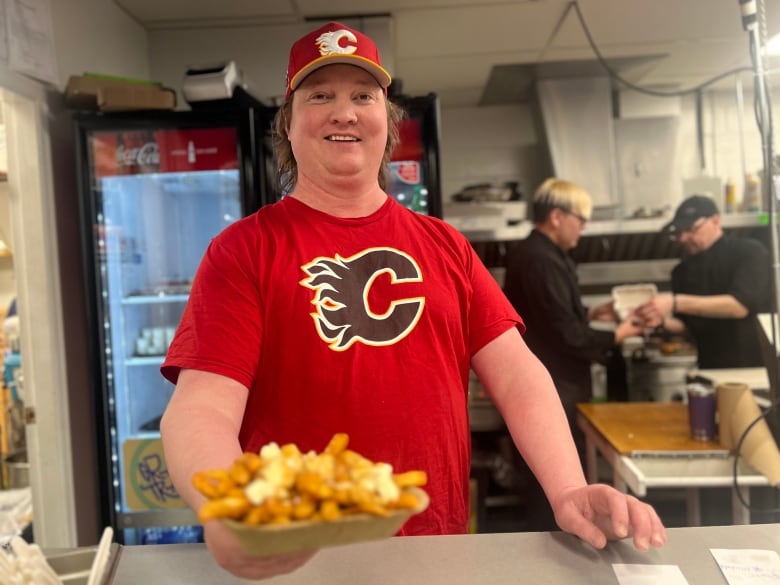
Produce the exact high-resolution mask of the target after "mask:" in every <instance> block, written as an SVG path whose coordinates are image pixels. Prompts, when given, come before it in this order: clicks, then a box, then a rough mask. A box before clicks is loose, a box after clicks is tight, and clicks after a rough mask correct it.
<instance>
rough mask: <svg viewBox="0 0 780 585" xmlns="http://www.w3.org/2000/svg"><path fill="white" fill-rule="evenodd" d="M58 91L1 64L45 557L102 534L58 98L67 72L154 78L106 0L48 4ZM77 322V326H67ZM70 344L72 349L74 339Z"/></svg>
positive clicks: (71, 185) (63, 116) (126, 24)
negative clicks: (80, 332) (50, 552)
mask: <svg viewBox="0 0 780 585" xmlns="http://www.w3.org/2000/svg"><path fill="white" fill-rule="evenodd" d="M50 6H51V12H52V26H53V37H54V38H53V41H54V46H55V58H56V62H57V70H58V77H59V83H56V84H53V86H52V85H48V84H44V83H41V82H38V81H37V80H34V79H32V78H30V77H27V76H24V75H21V74H19V73H17V72H15V71H12V70H11V69H9V67H8V64H7V63H6V62H0V98H1V99H2V102H3V109H4V114H5V116H4V117H5V119H4V122H5V125H6V128H8V129H9V136H8V154H9V169H8V170H9V182H8V187H9V193H8V196H9V201H10V218H11V220H10V223H11V231H13V251H14V261H15V263H16V264H15V267H14V268H15V271H14V272H15V274H14V276H15V280H16V288H17V289H18V293H19V294H18V299H19V315H20V323H21V330H22V354H23V357H22V359H23V370H24V376H25V401H26V403H27V402H29V404H30V405H31V406H32V407H34V408H35V409H36V416H37V419H36V422H35V423H34V424H29V425H28V426H27V437H28V447H29V450H30V453H31V454H32V453H34V454H35V460H34V461H31V470H30V474H31V483H32V488H33V509H34V511H35V515H36V523H35V538H36V542H38V543H39V544H40V545H41V546H43V547H46V548H62V547H73V546H76V545H90V544H95V543H96V542H97V539H98V536H99V534H100V530H101V529H102V526H100V523H99V519H98V518H97V512H98V510H97V506H96V503H97V502H98V501H99V496H98V482H97V471H96V466H97V462H96V461H97V460H96V435H95V409H94V406H93V405H92V403H91V400H92V395H91V390H92V388H91V387H90V384H89V360H88V356H87V355H86V353H87V352H88V348H87V347H86V344H85V343H83V339H82V338H81V337H80V336H79V329H83V323H84V322H85V317H84V314H85V309H84V306H83V303H84V294H83V292H84V291H83V283H82V279H81V266H80V260H79V256H78V250H79V241H78V222H77V217H78V195H77V193H76V184H75V168H74V165H75V163H74V148H73V139H72V136H71V132H72V129H71V124H70V112H69V111H67V110H65V109H64V104H63V99H62V94H61V90H62V89H63V88H64V87H65V84H66V82H67V79H68V77H69V76H70V75H71V74H74V73H76V74H78V73H82V72H84V71H93V72H99V73H105V74H112V75H120V76H127V77H148V72H149V66H148V54H147V48H146V33H145V32H144V30H143V29H142V28H141V27H140V26H139V25H138V24H137V23H136V22H134V21H133V20H132V19H130V18H129V17H128V16H127V15H126V14H125V13H124V12H123V11H122V10H120V9H119V8H118V6H117V5H116V4H114V3H113V2H110V1H108V0H52V1H51V3H50ZM70 325H74V327H70ZM66 341H67V342H66Z"/></svg>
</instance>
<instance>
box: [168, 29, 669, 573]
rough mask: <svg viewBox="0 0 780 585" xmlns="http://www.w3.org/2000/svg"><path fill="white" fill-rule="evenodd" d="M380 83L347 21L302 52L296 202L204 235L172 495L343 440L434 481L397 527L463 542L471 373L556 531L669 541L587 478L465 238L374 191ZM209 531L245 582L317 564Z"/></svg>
mask: <svg viewBox="0 0 780 585" xmlns="http://www.w3.org/2000/svg"><path fill="white" fill-rule="evenodd" d="M389 84H390V75H389V74H388V73H387V71H385V69H384V68H383V67H382V65H381V62H380V59H379V52H378V50H377V48H376V46H375V45H374V43H373V41H372V40H371V39H370V38H368V37H366V36H365V35H363V34H361V33H360V32H358V31H355V30H352V29H350V28H348V27H346V26H344V25H343V24H340V23H337V22H331V23H328V24H327V25H325V26H322V27H320V28H319V29H317V30H315V31H313V32H311V33H309V34H307V35H305V36H304V37H302V38H301V39H300V40H299V41H297V42H296V43H295V44H294V45H293V47H292V49H291V51H290V60H289V66H288V71H287V98H286V101H285V103H284V104H283V105H282V106H281V108H280V110H279V112H278V114H277V119H276V130H277V143H276V145H275V146H276V153H277V157H278V165H279V169H280V170H281V171H282V172H281V173H280V177H282V179H283V180H285V181H286V190H287V191H288V192H289V195H287V196H286V197H285V198H283V199H282V200H281V201H279V202H278V203H275V204H273V205H269V206H266V207H264V208H262V209H261V210H260V211H258V212H257V213H255V214H254V215H252V216H250V217H247V218H244V219H243V220H241V221H239V222H236V223H234V224H232V225H231V226H230V227H228V228H226V229H225V231H223V232H222V233H221V234H219V235H218V236H217V237H216V238H215V239H214V240H213V241H212V243H211V245H210V246H209V248H208V250H207V252H206V254H205V255H204V258H203V260H202V262H201V265H200V267H199V269H198V273H197V275H196V277H195V280H194V282H193V287H192V293H191V296H190V299H189V301H188V303H187V307H186V309H185V312H184V315H183V317H182V321H181V324H180V325H179V328H178V330H177V332H176V336H175V338H174V341H173V343H172V345H171V347H170V349H169V351H168V354H167V357H166V360H165V363H164V364H163V367H162V372H163V374H164V375H165V376H166V377H167V378H168V379H169V380H171V381H173V382H174V383H175V384H176V390H175V392H174V395H173V397H172V399H171V402H170V404H169V406H168V408H167V409H166V412H165V414H164V416H163V419H162V422H161V435H162V440H163V445H164V448H165V458H166V462H167V464H168V469H169V472H170V476H171V479H172V481H173V483H174V485H175V486H176V489H177V490H178V492H179V494H180V495H181V496H182V498H183V499H184V500H185V501H186V502H187V503H188V504H189V505H190V506H192V507H194V508H198V507H200V505H201V504H202V503H203V501H204V498H203V496H201V495H200V494H199V493H198V492H197V491H196V490H195V489H194V488H193V486H192V484H191V480H192V477H193V474H194V473H196V472H198V471H202V470H209V469H227V468H228V467H229V466H230V465H231V464H232V462H233V461H234V459H235V458H236V457H238V456H239V455H240V454H241V452H242V450H246V451H255V452H256V450H257V449H258V448H259V447H260V446H262V445H263V444H266V443H268V442H270V441H276V442H278V443H279V444H283V443H295V444H297V445H298V447H299V448H300V449H301V450H302V451H308V450H311V449H315V450H320V449H322V448H323V446H324V445H325V444H326V443H327V441H328V440H329V438H330V437H331V436H332V435H333V434H335V433H336V432H345V433H347V434H348V435H349V437H350V447H351V448H354V449H355V450H356V451H357V452H359V453H361V454H363V455H364V456H366V457H368V458H369V459H372V460H374V461H383V462H387V463H390V464H391V465H392V466H393V468H394V469H397V470H398V471H405V470H410V469H421V470H424V471H426V472H427V475H428V478H429V482H428V485H427V486H426V491H427V492H428V494H429V496H430V505H429V507H428V509H427V510H425V511H424V512H423V513H421V514H418V515H416V516H414V517H412V518H411V519H410V520H409V521H408V522H407V523H406V524H405V525H404V527H403V529H402V534H411V535H415V534H448V533H463V532H465V531H466V530H467V525H468V483H469V481H468V477H469V467H470V435H469V428H468V420H467V412H468V410H467V404H466V400H467V384H468V371H469V367H473V368H474V371H475V372H477V374H478V375H479V377H480V379H481V380H482V382H483V384H484V385H485V387H486V388H487V389H488V391H489V392H490V394H491V397H492V399H493V401H494V403H495V404H496V406H497V407H498V408H499V410H500V411H501V413H502V415H503V416H504V418H505V420H506V422H507V425H508V427H509V429H510V430H511V432H512V435H513V437H514V439H515V444H516V445H517V447H518V449H519V450H520V452H521V453H522V454H523V456H524V457H525V458H526V459H527V460H528V462H529V465H530V466H531V468H532V469H534V472H535V473H536V474H537V476H538V477H539V479H540V481H541V483H542V485H544V487H545V490H546V493H547V495H548V498H549V499H550V501H551V502H553V507H554V509H555V512H556V517H557V518H558V523H559V525H560V527H561V528H562V529H563V530H566V531H569V532H571V533H573V534H577V535H578V536H580V537H581V538H583V539H585V540H586V541H587V542H589V543H591V544H592V545H594V546H597V547H603V546H605V545H606V542H607V540H609V539H615V538H623V537H626V536H629V535H633V540H634V544H635V546H636V547H637V548H638V549H640V550H646V549H648V548H649V547H650V546H661V545H663V543H664V542H665V540H666V533H665V531H664V528H663V525H662V523H661V521H660V519H659V518H658V516H657V514H656V513H655V511H654V510H653V509H652V508H651V507H650V506H648V505H647V504H645V503H643V502H640V501H639V500H637V499H636V498H634V497H632V496H628V495H625V494H621V493H619V492H617V491H616V490H614V489H613V488H611V487H609V486H606V485H587V484H586V482H585V478H584V475H583V472H582V468H581V466H580V464H579V461H578V459H577V454H576V450H575V448H574V445H573V442H572V439H571V435H570V433H569V430H568V426H567V424H566V418H565V416H564V414H563V410H562V409H561V406H560V401H559V400H558V398H557V396H556V394H555V390H554V387H553V385H552V382H551V380H550V377H549V374H548V373H547V371H546V370H545V369H544V367H543V366H542V364H541V363H540V362H539V361H538V360H537V359H536V358H535V357H534V356H533V354H532V353H531V352H530V351H528V348H527V347H526V345H525V344H524V343H523V340H522V337H521V335H520V332H521V331H522V330H523V328H524V327H523V323H522V319H520V317H519V316H518V315H517V314H516V312H515V311H514V310H513V309H512V307H511V305H509V303H507V302H506V298H505V297H504V296H503V293H502V292H501V290H500V289H499V287H498V286H497V285H496V283H495V281H494V280H493V279H492V277H491V276H490V273H489V272H488V271H487V269H486V268H485V267H484V265H482V263H481V262H480V261H479V258H478V257H477V256H476V254H475V253H474V251H473V249H472V248H471V246H470V244H469V242H468V241H467V240H466V239H465V238H464V237H463V236H462V234H460V233H458V232H457V231H456V230H455V229H453V228H452V227H451V226H448V225H447V224H446V223H445V222H443V221H440V220H438V219H435V218H431V217H428V216H424V215H421V214H417V213H415V212H413V211H411V210H409V209H406V208H404V207H403V206H401V205H400V204H398V203H397V202H396V201H395V200H394V199H393V198H392V197H390V196H388V195H387V193H385V192H384V190H383V189H382V185H383V181H384V176H385V172H386V162H387V160H388V159H389V156H390V153H391V152H392V148H393V146H394V139H393V137H394V136H396V135H397V134H396V133H395V130H394V121H395V120H397V119H398V116H397V109H396V108H395V106H393V105H392V104H391V103H390V102H389V101H388V100H387V94H386V89H387V86H388V85H389ZM214 306H219V307H220V310H219V311H214ZM204 536H205V540H206V545H207V546H208V548H209V551H210V552H211V554H212V555H213V557H214V558H215V559H216V561H217V562H218V563H219V564H220V565H221V566H222V567H224V568H226V569H227V570H229V571H231V572H232V573H234V574H235V575H238V576H241V577H244V578H250V579H258V578H264V577H270V576H273V575H275V574H280V573H284V572H289V571H291V570H294V569H295V568H297V567H299V566H300V565H301V564H303V563H305V562H306V561H308V559H309V558H310V557H311V555H312V553H311V552H309V551H306V552H303V553H293V554H291V555H283V556H271V557H262V556H256V555H250V554H247V553H246V552H244V551H243V550H242V549H241V548H240V546H239V545H238V543H237V542H236V540H235V538H234V537H233V536H232V535H231V534H230V533H229V532H228V531H227V530H226V529H225V527H224V526H223V525H222V524H221V523H220V522H218V521H210V522H206V524H205V526H204Z"/></svg>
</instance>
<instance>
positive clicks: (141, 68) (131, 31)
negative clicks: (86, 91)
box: [51, 0, 149, 89]
mask: <svg viewBox="0 0 780 585" xmlns="http://www.w3.org/2000/svg"><path fill="white" fill-rule="evenodd" d="M51 10H52V21H53V26H54V41H55V46H56V49H57V68H58V72H59V77H60V89H64V87H65V84H66V83H67V81H68V77H70V76H71V75H81V74H82V73H84V72H85V71H90V72H93V73H103V74H106V75H119V76H123V77H134V78H140V79H148V78H149V53H148V52H147V33H146V31H145V30H144V29H143V28H142V27H141V25H139V24H138V23H137V22H135V21H134V20H132V19H131V18H130V17H129V16H128V15H127V14H126V13H125V12H124V11H123V10H121V9H120V8H119V7H118V6H117V5H116V4H115V3H114V2H113V1H111V0H51Z"/></svg>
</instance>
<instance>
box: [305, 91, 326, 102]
mask: <svg viewBox="0 0 780 585" xmlns="http://www.w3.org/2000/svg"><path fill="white" fill-rule="evenodd" d="M309 99H310V100H311V101H314V102H321V101H324V100H326V99H328V96H327V94H325V93H313V94H311V95H310V96H309Z"/></svg>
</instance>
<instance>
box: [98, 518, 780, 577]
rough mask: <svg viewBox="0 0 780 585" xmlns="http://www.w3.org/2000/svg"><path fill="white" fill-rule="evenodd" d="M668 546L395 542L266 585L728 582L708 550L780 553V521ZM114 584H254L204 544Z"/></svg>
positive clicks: (145, 557) (149, 561) (151, 556)
mask: <svg viewBox="0 0 780 585" xmlns="http://www.w3.org/2000/svg"><path fill="white" fill-rule="evenodd" d="M668 534H669V540H668V542H667V544H666V546H664V547H663V548H661V549H653V550H651V551H649V552H647V553H641V552H639V551H637V550H635V549H634V547H633V545H632V544H631V542H630V541H628V540H626V541H620V542H614V543H610V544H609V545H608V546H607V548H606V549H604V550H601V551H598V550H596V549H594V548H593V547H591V546H589V545H587V544H585V543H583V542H582V541H580V540H579V539H577V538H576V537H574V536H571V535H568V534H564V533H561V532H551V533H548V532H538V533H533V532H527V533H503V534H470V535H462V536H417V537H400V538H391V539H386V540H382V541H375V542H367V543H361V544H356V545H349V546H344V547H338V548H330V549H323V550H321V551H320V552H319V553H318V554H317V555H316V556H315V557H314V558H313V559H312V560H311V561H310V562H309V563H308V564H307V565H305V566H304V567H302V568H300V569H298V570H297V571H295V572H293V573H291V574H289V575H283V576H280V577H275V578H273V579H269V580H267V581H262V583H268V584H269V585H304V584H305V585H310V584H311V583H317V584H318V585H351V584H354V585H396V584H397V585H445V584H446V585H474V584H479V583H486V584H490V585H518V583H544V584H549V585H556V584H561V585H563V584H566V585H570V584H572V583H577V584H587V583H593V584H599V585H605V584H607V585H608V584H613V583H614V584H617V583H618V581H617V578H616V577H615V574H614V571H613V569H612V564H613V563H632V564H672V565H677V566H679V567H680V570H681V571H682V573H683V574H684V576H685V578H686V580H687V581H688V583H689V585H718V584H723V585H726V584H727V581H726V579H725V578H724V577H723V575H722V573H721V572H720V569H719V567H718V565H717V563H716V562H715V560H714V559H713V557H712V555H711V553H710V549H711V548H727V549H747V548H752V549H762V550H774V551H777V552H778V553H780V524H757V525H756V524H754V525H750V526H717V527H699V528H671V529H668ZM114 569H115V570H114V574H113V579H112V580H111V583H113V584H115V585H148V584H150V583H166V584H167V585H175V584H181V585H185V584H186V585H197V584H200V583H203V584H207V583H208V584H213V583H219V584H224V585H231V584H238V583H248V581H243V580H241V579H237V578H235V577H233V576H231V575H229V574H228V573H226V572H224V571H223V570H222V569H220V568H219V567H218V566H217V565H216V564H215V563H214V562H213V561H212V560H211V557H210V556H209V554H208V551H207V550H206V548H205V546H204V545H201V544H183V545H155V546H128V547H122V549H121V551H120V554H119V556H118V562H117V563H116V565H115V567H114Z"/></svg>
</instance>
